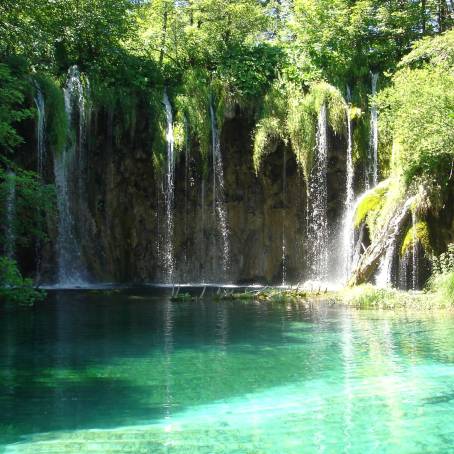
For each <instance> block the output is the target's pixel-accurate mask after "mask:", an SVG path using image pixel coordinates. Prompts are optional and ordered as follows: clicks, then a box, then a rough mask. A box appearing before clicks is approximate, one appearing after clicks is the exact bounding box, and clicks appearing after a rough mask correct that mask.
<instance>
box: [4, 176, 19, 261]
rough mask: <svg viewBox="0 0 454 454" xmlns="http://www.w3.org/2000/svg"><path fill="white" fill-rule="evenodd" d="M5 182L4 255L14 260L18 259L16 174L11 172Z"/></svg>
mask: <svg viewBox="0 0 454 454" xmlns="http://www.w3.org/2000/svg"><path fill="white" fill-rule="evenodd" d="M5 180H6V181H5V184H6V198H5V224H4V226H5V227H4V232H5V233H4V235H5V240H4V254H5V255H6V257H8V258H9V259H11V260H14V259H15V257H16V225H15V224H16V174H15V173H14V172H13V171H12V170H9V171H8V172H7V174H6V179H5Z"/></svg>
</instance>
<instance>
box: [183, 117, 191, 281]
mask: <svg viewBox="0 0 454 454" xmlns="http://www.w3.org/2000/svg"><path fill="white" fill-rule="evenodd" d="M184 130H185V145H184V238H185V247H184V270H185V280H186V281H187V280H188V279H189V276H190V271H191V270H190V269H189V266H190V264H189V260H188V259H189V257H188V245H187V240H188V238H189V195H190V194H189V191H190V188H191V186H192V184H191V169H190V159H191V158H190V149H189V122H188V119H187V117H186V116H185V117H184Z"/></svg>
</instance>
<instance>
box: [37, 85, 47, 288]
mask: <svg viewBox="0 0 454 454" xmlns="http://www.w3.org/2000/svg"><path fill="white" fill-rule="evenodd" d="M34 101H35V106H36V112H37V114H38V118H37V122H36V170H37V172H38V175H39V176H40V177H41V178H43V177H44V163H45V159H46V137H45V134H46V104H45V99H44V95H43V92H42V90H41V87H40V85H39V84H38V82H36V81H35V97H34ZM35 251H36V277H37V280H38V281H39V280H40V274H41V262H42V259H41V242H40V241H39V240H38V241H37V242H36V246H35Z"/></svg>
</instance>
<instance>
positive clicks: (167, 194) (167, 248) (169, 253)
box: [163, 91, 175, 283]
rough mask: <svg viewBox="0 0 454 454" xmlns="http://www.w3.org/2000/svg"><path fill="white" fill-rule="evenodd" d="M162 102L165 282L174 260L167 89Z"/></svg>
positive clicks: (170, 117) (171, 144)
mask: <svg viewBox="0 0 454 454" xmlns="http://www.w3.org/2000/svg"><path fill="white" fill-rule="evenodd" d="M163 103H164V106H165V110H166V121H167V128H166V143H167V162H166V175H165V184H164V199H165V224H166V228H165V233H164V236H165V243H164V266H165V280H166V283H171V282H172V281H173V278H174V271H175V262H174V251H173V229H174V199H175V154H174V135H173V112H172V105H171V104H170V100H169V97H168V95H167V91H164V98H163Z"/></svg>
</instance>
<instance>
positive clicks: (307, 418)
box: [0, 291, 454, 454]
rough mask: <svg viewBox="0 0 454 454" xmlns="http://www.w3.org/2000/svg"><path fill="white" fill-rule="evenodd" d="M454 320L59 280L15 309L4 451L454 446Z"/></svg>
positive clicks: (1, 359)
mask: <svg viewBox="0 0 454 454" xmlns="http://www.w3.org/2000/svg"><path fill="white" fill-rule="evenodd" d="M453 449H454V318H453V316H452V315H449V314H448V315H446V314H439V315H435V314H430V313H428V314H427V313H426V314H405V313H402V312H401V313H393V312H385V311H380V312H379V311H377V312H373V311H361V310H355V309H350V308H342V307H337V306H336V307H329V306H328V305H320V304H316V305H312V306H309V305H308V307H304V306H302V305H283V304H274V305H273V304H266V303H260V304H255V303H243V302H216V301H214V300H212V301H210V300H206V301H203V302H201V301H199V302H187V303H186V302H185V303H172V302H170V300H169V299H168V298H167V297H165V296H162V295H161V296H159V297H156V294H154V296H153V292H151V291H150V292H143V291H140V292H139V291H122V292H119V293H116V292H112V293H111V294H108V295H107V294H102V293H97V292H52V293H51V294H50V295H49V298H48V300H47V301H46V302H44V303H41V304H37V305H36V306H35V307H31V308H21V307H6V306H0V452H2V451H4V452H6V453H33V454H39V453H60V454H61V453H65V452H67V453H123V452H124V453H129V452H131V453H153V454H159V453H197V454H199V453H206V454H215V453H251V454H253V453H254V454H257V453H273V454H274V453H275V454H284V453H285V454H292V453H311V452H329V453H331V452H332V453H341V452H353V453H366V452H380V453H388V452H389V453H427V452H433V453H435V452H439V453H447V452H452V451H453Z"/></svg>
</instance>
